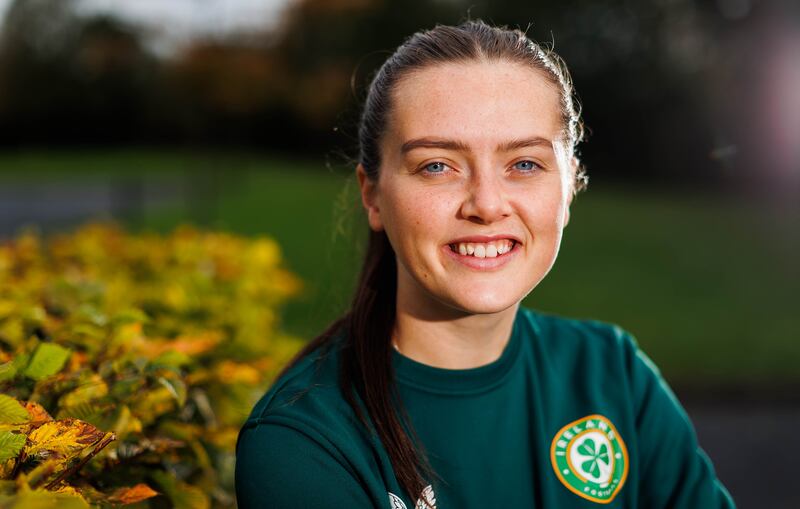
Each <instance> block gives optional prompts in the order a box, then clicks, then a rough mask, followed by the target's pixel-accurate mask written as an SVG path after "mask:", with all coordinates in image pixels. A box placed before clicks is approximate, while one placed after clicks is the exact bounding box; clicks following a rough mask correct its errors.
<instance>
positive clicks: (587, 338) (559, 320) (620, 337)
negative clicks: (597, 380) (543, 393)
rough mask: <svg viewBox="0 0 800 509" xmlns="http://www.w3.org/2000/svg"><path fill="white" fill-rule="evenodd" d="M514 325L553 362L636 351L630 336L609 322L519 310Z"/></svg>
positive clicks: (626, 353)
mask: <svg viewBox="0 0 800 509" xmlns="http://www.w3.org/2000/svg"><path fill="white" fill-rule="evenodd" d="M517 321H518V323H517V327H519V331H520V333H521V334H522V335H523V337H524V338H526V339H527V340H528V342H529V343H531V344H533V345H534V348H535V349H537V350H539V351H540V352H542V353H546V354H548V355H549V356H555V357H557V358H560V357H563V356H566V357H574V356H576V355H588V354H590V355H593V356H601V357H604V358H605V357H618V356H623V357H626V356H630V355H632V354H633V355H635V354H636V352H637V351H638V349H639V347H638V345H637V343H636V339H635V338H634V336H633V334H631V333H630V332H628V331H627V330H625V329H623V328H622V327H620V326H619V325H617V324H614V323H610V322H604V321H601V320H595V319H581V318H570V317H565V316H561V315H556V314H552V313H547V312H544V311H539V310H534V309H529V308H520V311H519V313H518V315H517Z"/></svg>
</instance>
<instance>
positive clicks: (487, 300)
mask: <svg viewBox="0 0 800 509" xmlns="http://www.w3.org/2000/svg"><path fill="white" fill-rule="evenodd" d="M520 300H521V297H520V298H519V299H515V298H513V297H511V296H509V295H508V294H504V295H482V296H479V297H473V298H466V299H465V298H459V299H455V300H454V302H452V304H451V305H452V306H453V307H455V308H458V309H460V310H461V311H463V312H465V313H469V314H474V315H488V314H494V313H500V312H502V311H506V310H507V309H508V308H510V307H513V306H515V305H516V304H517V303H519V301H520Z"/></svg>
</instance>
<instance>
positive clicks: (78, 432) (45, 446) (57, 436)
mask: <svg viewBox="0 0 800 509" xmlns="http://www.w3.org/2000/svg"><path fill="white" fill-rule="evenodd" d="M104 435H105V433H103V432H102V431H100V430H99V429H97V428H95V427H94V426H92V425H91V424H89V423H88V422H83V421H81V420H78V419H61V420H58V421H52V422H48V423H46V424H43V425H42V426H40V427H39V428H37V429H35V430H34V431H33V432H31V434H30V435H28V440H29V442H30V445H29V446H28V447H27V448H26V451H25V452H26V453H27V454H28V456H33V455H37V454H41V455H43V456H49V455H51V454H57V455H60V456H64V457H69V456H72V455H74V454H76V453H78V452H80V451H82V450H83V449H85V448H87V447H90V446H92V445H94V444H96V443H97V442H99V441H100V439H102V438H103V436H104Z"/></svg>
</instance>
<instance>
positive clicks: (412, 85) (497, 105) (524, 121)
mask: <svg viewBox="0 0 800 509" xmlns="http://www.w3.org/2000/svg"><path fill="white" fill-rule="evenodd" d="M391 102H392V111H391V114H390V115H389V117H388V119H389V122H388V125H387V128H388V129H387V134H388V135H389V137H390V138H395V140H394V141H396V142H399V143H403V141H402V140H407V139H411V138H417V137H423V136H443V137H447V138H455V139H458V140H461V141H464V142H466V143H468V144H470V145H481V144H483V143H485V144H487V145H488V144H496V143H497V142H503V141H507V140H508V139H515V138H525V137H531V136H542V137H545V138H548V139H554V138H556V137H557V135H558V134H559V132H560V131H561V120H560V119H561V115H560V98H559V93H558V90H557V88H556V87H555V86H554V85H553V84H552V83H551V82H550V81H548V80H547V79H546V78H545V77H544V76H543V75H542V73H541V71H537V70H535V69H532V68H530V67H526V66H524V65H522V64H517V63H511V62H503V61H494V62H467V63H447V64H438V65H433V66H430V67H426V68H423V69H421V70H419V71H415V72H413V73H411V74H409V75H407V76H405V77H404V78H403V79H402V80H400V81H399V82H398V83H397V85H396V86H395V89H394V91H393V94H392V101H391ZM387 141H389V140H387Z"/></svg>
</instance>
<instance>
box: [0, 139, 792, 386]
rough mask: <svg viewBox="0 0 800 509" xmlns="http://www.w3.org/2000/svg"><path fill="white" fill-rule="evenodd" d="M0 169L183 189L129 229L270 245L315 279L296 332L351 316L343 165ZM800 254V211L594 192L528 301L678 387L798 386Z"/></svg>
mask: <svg viewBox="0 0 800 509" xmlns="http://www.w3.org/2000/svg"><path fill="white" fill-rule="evenodd" d="M0 169H2V170H1V171H0V185H3V182H10V181H13V180H15V179H16V180H19V179H25V180H27V181H30V180H31V179H33V180H36V179H41V180H42V181H47V182H52V181H54V180H58V179H65V178H69V179H70V180H72V181H74V180H75V179H78V180H80V179H85V180H86V181H87V182H89V181H94V180H97V179H99V178H107V177H108V175H109V174H111V175H114V176H115V178H122V179H125V178H137V179H145V180H146V182H147V183H148V184H147V185H148V186H151V185H155V186H157V185H158V182H159V181H161V180H163V181H167V180H170V179H173V180H174V179H179V180H180V181H181V182H184V187H186V188H187V189H188V191H186V192H185V193H184V194H182V195H181V196H177V197H175V199H174V200H172V201H171V203H169V204H166V205H160V206H158V207H148V208H146V209H145V210H144V212H143V214H140V215H139V216H137V217H136V219H135V225H134V227H137V228H138V227H143V228H153V229H157V230H161V231H165V230H168V229H170V228H172V227H174V226H175V225H176V224H178V223H181V222H185V221H187V220H190V221H195V222H198V221H199V222H202V223H204V224H206V225H209V226H213V227H215V228H222V229H226V230H231V231H234V232H239V233H244V234H264V233H266V234H269V235H271V236H273V237H275V238H276V239H277V240H278V241H279V242H280V244H281V246H282V247H283V250H284V254H285V259H286V262H287V264H288V266H289V267H290V268H291V269H292V270H293V271H294V272H296V273H297V274H298V275H300V276H301V278H302V279H303V280H304V281H305V283H306V289H305V292H304V295H303V296H302V297H301V298H299V299H298V300H297V301H296V302H294V303H292V304H291V305H290V306H289V307H288V309H287V310H286V313H285V316H284V323H285V328H286V329H287V330H289V331H290V332H292V333H294V334H297V335H300V336H304V337H311V336H313V335H314V334H315V333H317V332H319V331H321V330H322V329H323V328H324V326H325V325H326V323H328V322H329V321H330V320H331V319H333V318H334V317H335V316H336V315H337V314H339V313H340V312H341V311H342V310H343V309H344V308H345V307H346V306H347V302H348V299H349V293H350V290H351V289H352V285H353V282H354V278H355V276H356V270H357V269H358V267H359V264H360V258H359V249H358V246H359V245H360V244H361V241H362V239H363V237H364V231H365V228H366V226H365V223H364V221H363V220H362V219H361V217H360V210H359V208H358V202H357V194H356V189H355V182H354V180H353V179H352V178H351V176H350V174H349V171H347V169H342V168H339V169H336V170H328V169H325V165H324V163H323V162H321V161H320V162H309V161H304V162H299V161H291V160H288V159H279V158H273V157H268V156H259V155H254V154H239V155H231V154H199V155H193V156H190V155H186V154H180V153H175V152H167V153H161V152H145V151H131V152H111V153H92V152H87V153H82V154H80V153H78V154H75V153H73V154H63V153H62V154H28V155H26V154H22V155H5V156H0ZM599 173H600V172H599V171H598V174H599ZM598 179H599V177H598V178H596V179H595V180H598ZM798 252H800V212H799V211H798V210H797V207H791V210H790V211H787V210H777V209H775V208H770V207H765V206H764V204H763V203H759V202H746V203H744V202H741V201H736V200H733V199H730V198H725V199H723V198H710V197H707V196H704V195H701V194H692V195H687V194H685V193H671V194H670V193H658V192H654V191H642V190H625V189H619V188H612V187H604V186H602V184H599V183H596V182H594V181H593V182H592V185H591V186H590V190H589V191H588V192H587V193H585V194H583V195H580V196H579V197H578V198H577V199H576V201H575V202H574V203H573V207H572V217H571V221H570V224H569V226H568V227H567V229H566V230H565V235H564V240H563V243H562V246H561V253H560V255H559V259H558V260H557V262H556V264H555V266H554V267H553V270H552V271H551V273H550V274H549V275H548V276H547V278H545V280H544V281H543V282H542V283H541V284H540V285H539V286H538V287H537V288H536V289H534V291H533V292H532V293H531V294H530V295H529V296H528V298H527V299H526V300H525V304H526V305H528V306H530V307H534V308H537V309H542V310H545V311H550V312H555V313H559V314H564V315H568V316H573V317H581V318H594V319H600V320H605V321H610V322H615V323H618V324H619V325H621V326H622V327H623V328H625V329H627V330H629V331H630V332H632V333H633V334H634V335H635V336H636V337H637V339H638V340H639V343H640V344H641V345H642V347H643V348H644V350H645V351H646V352H647V353H648V354H649V355H650V356H651V357H652V358H653V359H654V360H655V362H656V363H657V364H658V365H659V366H660V367H661V369H662V371H663V372H664V373H665V375H666V376H667V378H668V379H669V380H670V381H671V382H673V383H677V384H682V385H694V386H698V384H718V383H719V384H729V383H734V384H737V385H739V384H751V383H766V384H770V385H772V384H779V383H781V382H791V383H797V382H800V370H798V369H797V366H798V361H800V316H798V315H799V314H798V311H797V303H798V297H797V294H798V290H800V270H798V265H797V259H798V257H797V253H798Z"/></svg>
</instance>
